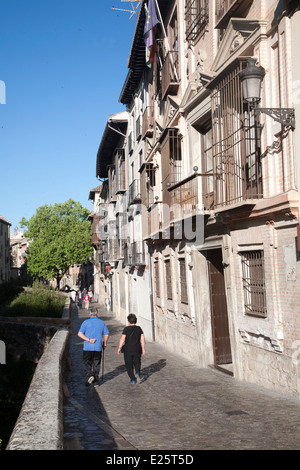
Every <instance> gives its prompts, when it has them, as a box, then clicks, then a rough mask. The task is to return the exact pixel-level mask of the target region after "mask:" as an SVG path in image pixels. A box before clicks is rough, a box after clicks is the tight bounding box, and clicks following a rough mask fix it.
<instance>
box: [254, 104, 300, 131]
mask: <svg viewBox="0 0 300 470" xmlns="http://www.w3.org/2000/svg"><path fill="white" fill-rule="evenodd" d="M254 112H255V113H265V114H267V115H268V116H271V118H273V119H274V120H275V121H278V122H280V123H281V124H283V125H284V126H287V127H288V126H291V128H292V129H293V130H294V129H295V110H294V108H254Z"/></svg>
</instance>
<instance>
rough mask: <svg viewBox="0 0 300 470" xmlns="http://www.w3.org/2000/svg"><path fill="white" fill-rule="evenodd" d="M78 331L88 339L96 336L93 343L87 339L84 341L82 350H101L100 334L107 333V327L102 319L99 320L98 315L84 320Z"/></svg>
mask: <svg viewBox="0 0 300 470" xmlns="http://www.w3.org/2000/svg"><path fill="white" fill-rule="evenodd" d="M79 331H80V332H81V333H83V334H84V335H85V336H87V337H88V338H89V339H92V338H96V342H95V343H94V344H92V343H89V342H88V341H85V342H84V345H83V350H84V351H101V349H102V335H109V331H108V328H107V326H106V325H105V323H104V321H102V320H100V318H98V317H92V318H89V319H88V320H85V321H84V322H83V323H82V325H81V327H80V329H79Z"/></svg>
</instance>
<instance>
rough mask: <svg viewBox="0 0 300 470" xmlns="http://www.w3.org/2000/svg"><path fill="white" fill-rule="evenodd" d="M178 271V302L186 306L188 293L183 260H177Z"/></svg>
mask: <svg viewBox="0 0 300 470" xmlns="http://www.w3.org/2000/svg"><path fill="white" fill-rule="evenodd" d="M179 269H180V300H181V302H182V303H183V304H188V291H187V279H186V275H187V272H186V266H185V259H184V258H183V259H180V260H179Z"/></svg>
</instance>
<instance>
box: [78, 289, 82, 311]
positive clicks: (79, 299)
mask: <svg viewBox="0 0 300 470" xmlns="http://www.w3.org/2000/svg"><path fill="white" fill-rule="evenodd" d="M78 307H79V308H81V307H82V293H81V291H78Z"/></svg>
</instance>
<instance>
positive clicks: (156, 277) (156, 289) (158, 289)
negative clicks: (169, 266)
mask: <svg viewBox="0 0 300 470" xmlns="http://www.w3.org/2000/svg"><path fill="white" fill-rule="evenodd" d="M154 276H155V293H156V297H160V288H159V263H158V260H157V261H155V262H154Z"/></svg>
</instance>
